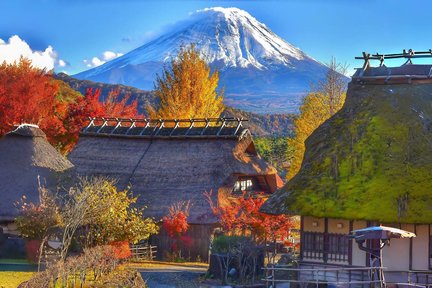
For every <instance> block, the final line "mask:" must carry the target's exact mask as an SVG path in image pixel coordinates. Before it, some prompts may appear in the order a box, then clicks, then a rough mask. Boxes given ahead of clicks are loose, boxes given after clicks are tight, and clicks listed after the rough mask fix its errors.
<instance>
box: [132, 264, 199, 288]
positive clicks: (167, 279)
mask: <svg viewBox="0 0 432 288" xmlns="http://www.w3.org/2000/svg"><path fill="white" fill-rule="evenodd" d="M139 271H140V273H141V275H142V277H143V279H144V281H146V283H147V285H148V287H149V288H199V287H200V285H199V276H200V275H202V274H204V273H205V272H206V268H203V267H184V266H175V265H167V266H163V265H161V266H160V267H148V268H145V267H143V268H139Z"/></svg>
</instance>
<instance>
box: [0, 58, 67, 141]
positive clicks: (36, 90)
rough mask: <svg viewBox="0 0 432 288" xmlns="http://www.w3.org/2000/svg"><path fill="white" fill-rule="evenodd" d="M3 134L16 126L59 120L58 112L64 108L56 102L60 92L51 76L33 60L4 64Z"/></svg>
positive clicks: (0, 70) (0, 75) (0, 78)
mask: <svg viewBox="0 0 432 288" xmlns="http://www.w3.org/2000/svg"><path fill="white" fill-rule="evenodd" d="M0 83H1V85H0V119H1V121H0V134H4V133H6V132H8V131H10V130H11V129H12V128H13V126H14V125H16V124H21V123H33V124H38V125H43V124H45V123H48V122H52V121H53V120H54V118H56V113H55V112H56V110H57V109H63V107H61V106H62V105H61V103H59V102H58V101H56V99H55V95H56V93H57V91H58V89H59V87H58V85H57V83H56V82H54V81H52V78H51V75H49V74H48V73H46V72H45V71H44V70H41V69H38V68H34V67H33V66H32V65H31V62H30V60H28V59H24V58H21V59H20V61H19V62H18V63H14V64H7V63H6V61H5V62H3V64H1V65H0Z"/></svg>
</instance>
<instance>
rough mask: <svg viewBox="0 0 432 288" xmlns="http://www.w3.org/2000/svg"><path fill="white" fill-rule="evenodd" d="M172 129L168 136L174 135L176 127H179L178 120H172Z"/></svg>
mask: <svg viewBox="0 0 432 288" xmlns="http://www.w3.org/2000/svg"><path fill="white" fill-rule="evenodd" d="M174 123H175V125H174V128H173V129H172V131H171V133H170V134H169V136H172V134H173V133H174V131H175V130H176V129H177V127H178V126H179V120H177V119H174Z"/></svg>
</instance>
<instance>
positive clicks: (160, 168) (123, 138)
mask: <svg viewBox="0 0 432 288" xmlns="http://www.w3.org/2000/svg"><path fill="white" fill-rule="evenodd" d="M243 121H244V120H241V119H223V118H222V119H192V120H155V121H152V120H146V119H143V120H139V119H113V118H111V119H109V118H97V119H91V121H90V123H89V125H88V126H87V127H86V128H84V129H83V131H82V133H81V136H80V140H79V142H78V144H77V146H76V148H75V149H74V150H73V151H72V152H71V154H70V156H69V158H70V160H71V161H72V163H74V165H75V166H76V170H77V173H78V174H79V175H104V176H109V177H111V178H114V179H116V180H117V181H118V184H117V185H118V188H119V189H124V188H126V187H128V186H130V187H131V190H132V192H133V194H134V196H138V205H139V206H141V207H146V209H145V216H148V217H154V218H155V220H160V219H161V218H162V217H163V216H164V215H167V214H168V208H169V207H170V205H172V204H175V203H177V202H179V201H190V204H191V208H190V215H189V218H188V223H189V225H190V229H189V231H188V234H187V236H189V237H191V239H192V243H191V245H190V248H188V249H186V250H185V251H183V254H182V255H183V256H185V257H191V259H192V260H194V259H196V258H197V257H198V256H199V258H200V259H201V260H207V258H208V249H209V245H210V237H211V235H212V233H213V230H214V228H215V225H216V222H217V221H216V220H217V219H215V217H214V216H213V214H212V212H211V209H210V206H209V203H208V202H207V200H206V198H205V197H204V195H203V193H205V192H209V191H212V192H213V193H212V197H213V198H214V200H215V201H216V200H218V199H219V200H223V199H224V197H237V196H238V195H239V194H240V191H242V190H246V191H249V192H262V193H266V194H269V193H272V192H273V191H275V190H276V189H277V188H278V187H280V186H281V184H282V181H281V179H280V178H279V176H278V175H277V173H276V170H275V169H274V168H273V167H271V166H270V165H268V164H267V163H266V162H265V161H263V160H262V159H261V158H260V156H259V155H258V154H257V152H256V150H255V147H254V143H253V141H252V137H251V134H250V132H249V130H248V129H246V128H244V127H243V126H242V123H243ZM152 241H153V243H155V244H156V245H157V246H158V253H159V256H163V255H162V254H163V253H164V251H165V252H166V251H169V244H168V240H167V237H166V234H165V232H164V231H162V232H161V234H160V235H159V236H156V237H154V238H153V239H152Z"/></svg>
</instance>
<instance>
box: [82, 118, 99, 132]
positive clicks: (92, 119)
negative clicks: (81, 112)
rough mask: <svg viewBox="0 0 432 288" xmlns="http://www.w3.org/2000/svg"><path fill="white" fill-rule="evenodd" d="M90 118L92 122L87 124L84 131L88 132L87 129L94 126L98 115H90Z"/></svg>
mask: <svg viewBox="0 0 432 288" xmlns="http://www.w3.org/2000/svg"><path fill="white" fill-rule="evenodd" d="M88 119H89V120H90V123H89V124H87V126H86V127H85V128H84V131H83V132H87V130H88V129H89V128H90V127H91V126H94V121H95V119H96V117H88Z"/></svg>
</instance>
